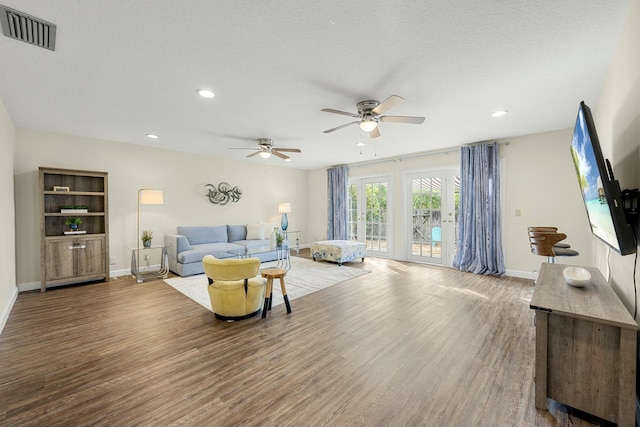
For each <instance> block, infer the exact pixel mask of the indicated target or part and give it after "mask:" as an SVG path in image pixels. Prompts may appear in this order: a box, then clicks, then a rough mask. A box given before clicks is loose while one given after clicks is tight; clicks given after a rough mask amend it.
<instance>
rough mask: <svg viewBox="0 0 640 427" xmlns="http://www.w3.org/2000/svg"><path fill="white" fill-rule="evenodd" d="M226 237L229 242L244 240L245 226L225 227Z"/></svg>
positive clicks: (245, 234) (245, 236)
mask: <svg viewBox="0 0 640 427" xmlns="http://www.w3.org/2000/svg"><path fill="white" fill-rule="evenodd" d="M227 235H228V236H229V242H235V241H238V240H244V239H246V238H247V226H246V225H227Z"/></svg>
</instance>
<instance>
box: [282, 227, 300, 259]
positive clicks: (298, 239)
mask: <svg viewBox="0 0 640 427" xmlns="http://www.w3.org/2000/svg"><path fill="white" fill-rule="evenodd" d="M289 234H295V235H296V245H295V246H291V244H289V249H295V250H296V254H297V253H298V252H299V251H300V231H298V230H293V231H291V230H286V231H284V239H285V240H287V241H289Z"/></svg>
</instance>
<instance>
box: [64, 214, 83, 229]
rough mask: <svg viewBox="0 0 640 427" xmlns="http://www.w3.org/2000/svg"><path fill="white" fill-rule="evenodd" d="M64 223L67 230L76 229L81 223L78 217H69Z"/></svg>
mask: <svg viewBox="0 0 640 427" xmlns="http://www.w3.org/2000/svg"><path fill="white" fill-rule="evenodd" d="M64 223H65V225H68V226H69V230H71V231H78V227H79V226H81V225H82V220H81V219H80V218H78V217H76V218H69V219H68V220H66V221H65V222H64Z"/></svg>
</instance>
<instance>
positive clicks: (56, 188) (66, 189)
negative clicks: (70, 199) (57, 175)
mask: <svg viewBox="0 0 640 427" xmlns="http://www.w3.org/2000/svg"><path fill="white" fill-rule="evenodd" d="M53 191H58V192H60V193H68V192H69V187H61V186H59V185H54V186H53Z"/></svg>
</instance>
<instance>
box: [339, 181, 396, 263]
mask: <svg viewBox="0 0 640 427" xmlns="http://www.w3.org/2000/svg"><path fill="white" fill-rule="evenodd" d="M389 181H390V180H389V177H388V176H383V177H376V178H350V179H349V231H350V238H351V240H356V241H359V242H363V243H365V244H366V245H367V253H368V254H370V255H373V256H389V255H390V253H389V252H390V248H392V245H391V241H390V240H391V239H390V234H389V229H390V228H389V225H390V221H391V219H390V215H389V211H388V207H389V200H390V194H389V193H390V184H389Z"/></svg>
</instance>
